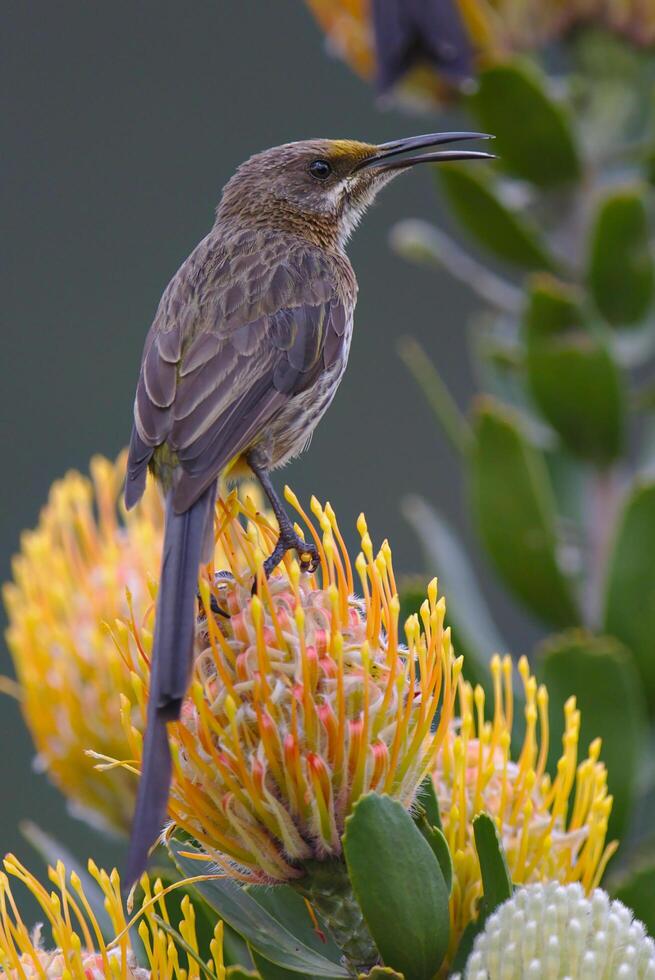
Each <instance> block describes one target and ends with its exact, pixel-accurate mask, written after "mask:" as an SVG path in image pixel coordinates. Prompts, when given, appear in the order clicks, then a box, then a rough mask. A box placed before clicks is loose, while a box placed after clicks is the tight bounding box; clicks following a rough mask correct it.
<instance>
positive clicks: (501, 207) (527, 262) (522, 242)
mask: <svg viewBox="0 0 655 980" xmlns="http://www.w3.org/2000/svg"><path fill="white" fill-rule="evenodd" d="M436 173H437V176H438V178H439V181H440V183H441V186H442V188H443V191H444V193H445V195H446V198H447V200H448V203H449V204H450V206H451V207H452V209H453V211H454V212H455V214H456V215H457V217H458V218H459V220H460V222H461V224H462V226H463V227H464V228H465V229H466V230H467V231H468V232H469V234H470V235H472V236H473V238H474V240H475V241H476V242H477V243H478V244H479V245H482V246H483V247H484V248H486V249H488V250H489V251H490V252H492V253H493V255H496V256H497V257H498V258H500V259H504V260H505V261H506V262H511V263H512V264H514V265H517V266H519V267H520V268H522V269H551V268H552V267H553V259H552V258H551V256H550V255H549V254H548V251H547V249H546V248H545V246H544V244H543V242H542V241H541V239H540V236H539V231H538V229H537V228H536V227H535V226H533V225H531V224H530V222H529V221H528V220H527V219H526V218H525V217H523V216H522V215H518V214H515V213H514V212H513V211H510V210H509V208H508V207H506V205H505V204H503V203H502V201H500V200H499V199H498V197H497V196H496V194H495V192H494V189H493V184H492V183H491V181H490V180H489V178H488V177H486V176H485V175H483V174H482V173H481V172H480V171H474V170H473V168H472V167H462V166H460V165H458V164H455V163H448V164H446V163H442V164H440V165H439V167H438V168H436Z"/></svg>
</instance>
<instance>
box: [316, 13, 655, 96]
mask: <svg viewBox="0 0 655 980" xmlns="http://www.w3.org/2000/svg"><path fill="white" fill-rule="evenodd" d="M306 2H307V5H308V6H309V8H310V9H311V11H312V12H313V14H314V16H315V17H316V20H317V21H318V23H319V24H320V26H321V28H322V29H323V31H324V32H325V35H326V37H327V39H328V43H329V48H330V51H331V52H333V53H334V54H336V55H337V56H338V57H340V58H342V59H343V60H344V61H345V62H347V64H349V65H350V67H351V68H353V69H354V71H356V72H357V74H359V75H360V76H362V77H363V78H365V79H366V80H374V79H377V83H378V88H379V89H380V90H381V91H383V92H387V91H388V90H390V89H391V88H392V87H394V90H395V93H396V94H397V95H399V96H400V97H401V99H404V100H409V101H410V102H413V103H427V104H428V105H429V104H434V103H440V102H444V101H447V100H450V99H452V98H453V97H454V96H456V95H457V94H458V92H459V91H461V90H462V84H461V83H462V81H463V79H462V78H458V76H457V73H455V74H454V75H453V72H452V71H450V70H449V67H448V65H449V59H448V51H447V50H445V54H444V57H440V54H439V43H438V39H439V38H438V35H439V33H440V31H441V32H442V31H443V23H441V21H440V22H439V24H438V25H437V26H435V24H436V20H435V18H436V17H437V16H438V15H437V13H436V8H437V5H436V4H435V5H434V7H431V5H430V2H429V0H424V2H423V4H422V5H420V4H419V5H416V4H414V5H412V6H410V5H409V4H407V5H406V4H405V0H306ZM376 3H378V4H379V8H380V10H381V11H384V10H386V11H387V12H388V11H389V10H390V9H393V8H397V13H396V15H394V16H393V17H390V21H389V23H390V24H394V25H395V34H394V37H393V42H390V40H389V38H388V36H386V34H385V31H384V29H381V28H380V27H379V26H378V31H377V32H376V30H375V22H376V18H375V17H374V16H373V10H374V7H375V5H376ZM449 5H450V12H449V13H448V14H447V7H446V6H444V5H442V6H441V8H440V13H439V16H440V17H442V18H445V22H446V23H451V24H452V23H453V22H454V21H455V20H457V21H459V25H460V27H459V30H458V31H457V35H461V36H460V40H459V45H460V47H461V48H462V51H461V53H460V54H461V57H460V60H465V58H466V52H465V51H464V48H468V49H469V56H468V57H469V61H470V72H469V74H470V75H473V74H474V73H475V70H476V69H478V68H481V67H484V66H487V65H489V64H493V63H495V62H498V61H502V60H503V59H506V58H508V57H509V56H511V55H512V54H515V53H519V52H529V51H535V50H538V49H540V48H543V47H544V46H545V45H546V44H548V43H549V42H551V41H553V40H556V39H558V38H560V37H563V36H565V35H566V34H568V33H569V32H570V31H571V30H572V29H573V28H574V27H577V26H579V25H585V24H595V25H599V26H601V27H605V28H607V29H609V30H611V31H613V32H615V33H617V34H620V35H623V36H624V37H626V38H627V39H628V40H629V41H630V42H632V43H633V44H635V45H636V46H638V47H646V46H651V45H653V44H655V5H653V4H652V3H651V2H649V0H518V2H517V0H449ZM380 23H382V21H381V20H380V19H379V18H378V25H379V24H380ZM405 35H406V36H405ZM450 46H451V47H453V42H452V40H451V42H450ZM451 54H452V56H453V57H454V56H455V55H456V52H451Z"/></svg>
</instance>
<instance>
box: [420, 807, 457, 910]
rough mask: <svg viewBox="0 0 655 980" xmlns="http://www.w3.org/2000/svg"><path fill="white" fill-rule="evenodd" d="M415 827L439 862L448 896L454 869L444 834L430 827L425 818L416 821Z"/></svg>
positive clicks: (451, 886) (451, 887) (451, 888)
mask: <svg viewBox="0 0 655 980" xmlns="http://www.w3.org/2000/svg"><path fill="white" fill-rule="evenodd" d="M416 826H417V827H418V829H419V830H420V832H421V834H422V835H423V837H424V838H425V840H426V841H427V842H428V844H429V845H430V847H431V849H432V853H433V854H434V856H435V857H436V859H437V861H438V862H439V867H440V868H441V873H442V875H443V880H444V882H445V883H446V888H447V890H448V894H449V895H450V893H451V891H452V890H453V875H454V869H453V859H452V857H451V855H450V849H449V847H448V841H447V840H446V838H445V836H444V832H443V830H439V828H438V827H431V826H430V825H429V823H428V822H427V819H426V818H423V819H422V820H417V821H416Z"/></svg>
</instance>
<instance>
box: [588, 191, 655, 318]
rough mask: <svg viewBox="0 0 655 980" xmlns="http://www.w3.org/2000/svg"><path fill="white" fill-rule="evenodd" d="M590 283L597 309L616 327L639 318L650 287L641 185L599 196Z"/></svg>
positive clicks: (654, 271)
mask: <svg viewBox="0 0 655 980" xmlns="http://www.w3.org/2000/svg"><path fill="white" fill-rule="evenodd" d="M588 280H589V288H590V290H591V294H592V296H593V299H594V302H595V304H596V306H597V308H598V310H599V311H600V312H601V313H602V315H603V316H604V317H605V319H606V320H607V321H608V322H609V323H611V324H612V325H613V326H615V327H622V326H632V325H633V324H637V323H640V322H641V321H642V320H643V319H644V317H645V316H646V315H647V313H648V312H649V310H650V308H651V306H652V302H653V293H654V290H655V265H654V263H653V254H652V250H651V247H650V242H649V229H648V218H647V214H646V205H645V190H644V188H642V187H629V188H622V189H619V190H612V191H610V192H609V193H608V194H607V195H606V197H605V198H604V199H603V201H602V203H601V204H600V207H599V209H598V213H597V216H596V221H595V223H594V227H593V229H592V233H591V241H590V245H589V268H588Z"/></svg>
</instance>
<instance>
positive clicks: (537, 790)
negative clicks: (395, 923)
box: [433, 656, 618, 949]
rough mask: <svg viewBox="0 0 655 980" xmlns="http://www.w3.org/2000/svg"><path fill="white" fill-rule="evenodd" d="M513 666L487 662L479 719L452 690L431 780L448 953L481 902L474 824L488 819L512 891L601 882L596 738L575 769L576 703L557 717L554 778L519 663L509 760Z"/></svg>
mask: <svg viewBox="0 0 655 980" xmlns="http://www.w3.org/2000/svg"><path fill="white" fill-rule="evenodd" d="M512 669H513V668H512V661H511V658H510V657H505V658H504V659H503V660H502V661H501V659H500V657H498V656H495V657H494V658H493V659H492V661H491V674H492V678H493V700H494V703H493V712H492V714H491V717H490V718H487V717H485V695H484V691H483V690H482V688H481V687H479V686H478V687H476V688H475V690H473V689H472V688H471V685H470V684H468V683H465V682H463V681H461V682H460V684H459V691H458V706H457V709H456V715H457V718H456V721H455V722H454V723H453V724H451V725H450V727H449V729H448V733H447V735H446V738H445V740H444V744H443V747H442V750H441V752H440V753H439V756H438V759H437V765H436V767H435V769H434V772H433V782H434V787H435V791H436V794H437V798H438V800H439V807H440V812H441V818H442V822H443V827H444V833H445V835H446V839H447V841H448V845H449V847H450V851H451V854H452V857H453V864H454V871H455V874H454V885H453V892H452V896H451V904H450V913H451V944H452V948H453V949H454V948H455V946H456V944H457V942H458V940H459V938H460V937H461V935H462V932H463V931H464V929H465V927H466V926H467V924H468V923H469V922H470V921H471V920H472V919H475V918H476V917H477V901H478V899H479V898H480V896H481V895H482V883H481V879H480V867H479V864H478V859H477V856H476V851H475V842H474V837H473V826H472V819H473V817H474V816H475V814H476V813H479V812H480V811H481V810H486V811H487V812H488V813H489V814H491V815H492V816H493V817H494V818H495V820H496V825H497V827H498V831H499V833H500V836H501V839H502V841H503V845H504V849H505V853H506V856H507V863H508V866H509V871H510V874H511V876H512V881H513V882H515V883H516V884H520V885H522V884H527V883H530V882H545V881H557V882H561V883H562V884H565V883H569V882H579V883H580V885H581V886H582V887H583V888H584V890H585V892H587V893H589V892H591V891H592V890H593V889H594V888H595V887H596V886H597V885H598V884H599V882H600V879H601V877H602V874H603V871H604V870H605V867H606V865H607V862H608V861H609V859H610V857H611V856H612V854H613V853H614V851H615V850H616V848H617V846H618V844H617V843H616V842H613V843H610V844H606V842H605V838H606V835H607V822H608V819H609V815H610V811H611V809H612V797H611V796H609V795H608V792H607V772H606V769H605V766H604V765H603V763H602V762H600V761H599V755H600V748H601V744H600V739H596V740H595V741H594V742H592V743H591V745H590V746H589V751H588V754H587V757H586V758H584V759H582V760H581V761H579V745H578V736H579V732H580V712H579V711H578V710H577V708H576V704H575V698H570V699H569V700H568V701H567V703H566V705H565V708H564V714H565V731H564V735H563V739H562V743H563V744H562V748H563V751H562V756H561V758H560V759H559V762H558V763H557V771H556V775H555V777H554V778H553V779H551V778H550V776H549V775H548V774H547V772H546V761H547V757H548V745H549V739H548V693H547V691H546V688H545V687H544V686H543V685H541V686H538V685H537V682H536V680H535V678H534V677H533V676H532V675H531V674H530V669H529V666H528V662H527V660H526V658H525V657H523V658H521V660H520V661H519V674H520V677H521V681H522V685H523V690H524V694H525V735H524V738H523V744H522V746H521V749H520V752H519V753H518V758H517V759H516V760H515V761H514V760H512V758H511V754H510V752H511V739H512V727H513V714H514V699H513V690H512Z"/></svg>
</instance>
